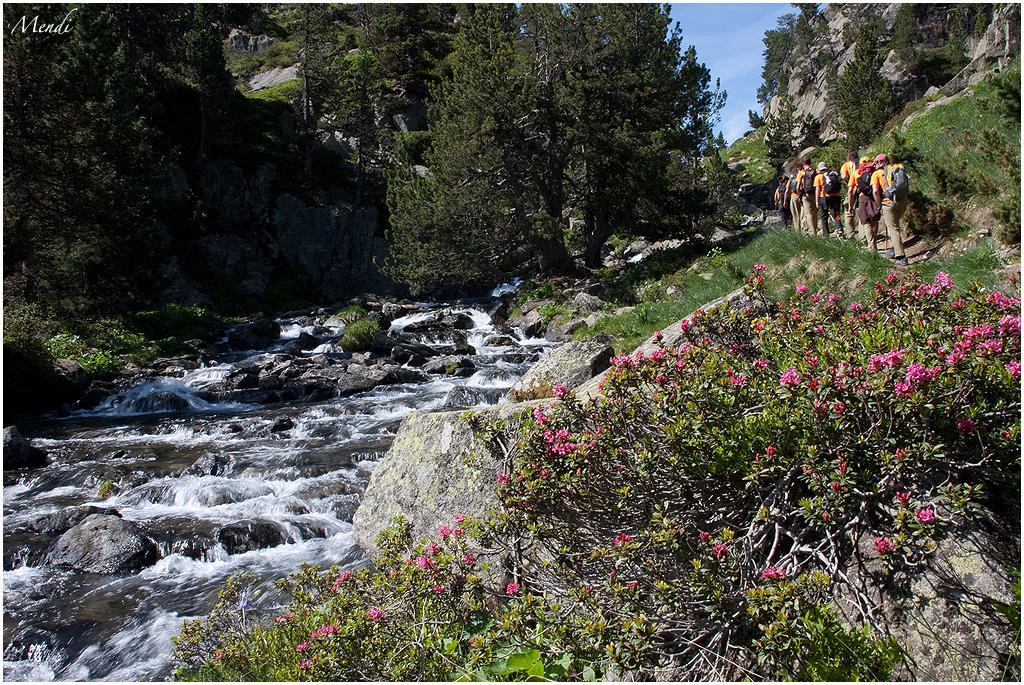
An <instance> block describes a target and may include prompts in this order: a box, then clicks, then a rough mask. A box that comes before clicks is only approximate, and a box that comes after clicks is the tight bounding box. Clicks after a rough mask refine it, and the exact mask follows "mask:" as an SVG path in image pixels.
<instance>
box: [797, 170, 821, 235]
mask: <svg viewBox="0 0 1024 685" xmlns="http://www.w3.org/2000/svg"><path fill="white" fill-rule="evenodd" d="M816 175H817V174H816V173H815V171H814V167H813V166H812V165H811V160H810V158H807V159H805V160H804V162H803V168H802V169H800V171H799V172H797V175H796V190H797V194H798V195H799V197H800V227H801V228H802V229H803V231H804V233H805V234H807V235H818V205H817V203H816V202H815V201H814V177H815V176H816Z"/></svg>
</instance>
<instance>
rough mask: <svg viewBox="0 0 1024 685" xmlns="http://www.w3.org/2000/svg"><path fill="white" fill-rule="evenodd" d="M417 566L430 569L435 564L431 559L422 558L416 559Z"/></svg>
mask: <svg viewBox="0 0 1024 685" xmlns="http://www.w3.org/2000/svg"><path fill="white" fill-rule="evenodd" d="M428 551H429V550H428ZM416 565H417V566H419V567H420V568H430V567H431V566H433V565H434V562H433V561H432V560H431V559H430V557H424V556H420V557H417V558H416Z"/></svg>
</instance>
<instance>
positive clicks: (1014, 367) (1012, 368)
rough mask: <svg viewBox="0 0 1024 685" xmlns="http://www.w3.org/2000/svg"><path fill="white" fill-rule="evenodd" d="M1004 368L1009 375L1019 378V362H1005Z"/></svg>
mask: <svg viewBox="0 0 1024 685" xmlns="http://www.w3.org/2000/svg"><path fill="white" fill-rule="evenodd" d="M1006 370H1007V371H1009V372H1010V375H1011V376H1013V377H1014V378H1020V362H1018V361H1012V362H1007V363H1006Z"/></svg>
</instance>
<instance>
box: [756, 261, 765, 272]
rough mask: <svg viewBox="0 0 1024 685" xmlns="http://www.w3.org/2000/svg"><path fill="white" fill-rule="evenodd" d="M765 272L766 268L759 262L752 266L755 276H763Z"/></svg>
mask: <svg viewBox="0 0 1024 685" xmlns="http://www.w3.org/2000/svg"><path fill="white" fill-rule="evenodd" d="M767 270H768V267H767V266H765V265H764V264H761V263H760V262H758V263H757V264H755V265H754V273H755V274H763V273H764V272H765V271H767Z"/></svg>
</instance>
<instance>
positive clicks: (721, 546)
mask: <svg viewBox="0 0 1024 685" xmlns="http://www.w3.org/2000/svg"><path fill="white" fill-rule="evenodd" d="M728 553H729V546H728V545H726V544H725V543H724V542H716V543H715V544H714V545H712V546H711V555H712V556H713V557H715V558H716V559H721V558H722V557H724V556H725V555H726V554H728Z"/></svg>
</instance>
